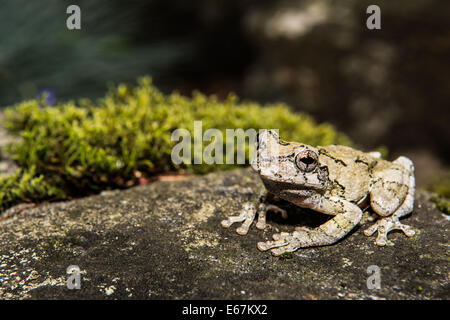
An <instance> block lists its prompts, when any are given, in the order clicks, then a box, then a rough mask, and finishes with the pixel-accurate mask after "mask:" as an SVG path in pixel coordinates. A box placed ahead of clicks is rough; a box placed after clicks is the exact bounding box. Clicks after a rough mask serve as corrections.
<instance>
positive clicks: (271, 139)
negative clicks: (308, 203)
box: [251, 130, 328, 200]
mask: <svg viewBox="0 0 450 320" xmlns="http://www.w3.org/2000/svg"><path fill="white" fill-rule="evenodd" d="M255 147H256V148H255V149H256V150H255V155H254V157H253V159H252V161H251V166H252V168H253V169H254V170H255V171H256V172H258V174H259V175H260V176H261V179H262V180H263V182H264V184H265V186H266V188H267V190H268V191H269V192H271V193H274V194H277V195H281V196H282V198H290V197H299V196H307V195H308V194H310V193H311V191H313V190H315V191H320V190H323V189H325V188H326V182H327V177H328V169H327V167H326V166H325V165H321V163H320V161H319V152H318V150H317V149H316V148H314V147H312V146H308V145H305V144H301V143H297V142H286V141H283V140H281V139H280V137H279V136H278V134H277V133H276V132H275V131H274V130H261V131H260V132H259V134H258V136H257V139H256V145H255ZM288 200H289V199H288Z"/></svg>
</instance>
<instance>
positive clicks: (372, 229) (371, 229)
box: [364, 223, 378, 237]
mask: <svg viewBox="0 0 450 320" xmlns="http://www.w3.org/2000/svg"><path fill="white" fill-rule="evenodd" d="M377 230H378V223H375V224H373V225H372V226H370V227H369V228H367V229H366V230H364V235H365V236H367V237H370V236H371V235H373V234H374V233H375V231H377Z"/></svg>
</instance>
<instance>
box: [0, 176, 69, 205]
mask: <svg viewBox="0 0 450 320" xmlns="http://www.w3.org/2000/svg"><path fill="white" fill-rule="evenodd" d="M63 195H64V192H63V191H62V190H61V189H59V188H58V187H55V186H52V185H50V184H49V183H48V182H47V181H45V180H44V176H43V175H39V176H37V175H36V174H35V170H34V168H31V169H30V170H22V169H18V170H17V171H16V173H14V174H13V175H10V176H7V177H2V178H0V210H3V209H6V208H8V207H10V206H12V205H14V204H17V203H19V202H34V201H42V200H47V199H50V198H55V197H62V196H63Z"/></svg>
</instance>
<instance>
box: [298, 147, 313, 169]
mask: <svg viewBox="0 0 450 320" xmlns="http://www.w3.org/2000/svg"><path fill="white" fill-rule="evenodd" d="M317 160H318V157H317V154H316V153H315V152H313V151H310V150H305V151H302V152H299V153H298V154H297V155H296V156H295V164H296V165H297V167H298V168H299V169H300V170H302V171H304V172H311V171H313V170H314V169H315V168H316V167H317V164H318V162H317Z"/></svg>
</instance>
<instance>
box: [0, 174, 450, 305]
mask: <svg viewBox="0 0 450 320" xmlns="http://www.w3.org/2000/svg"><path fill="white" fill-rule="evenodd" d="M260 183H261V182H260V181H259V178H258V177H257V176H256V175H255V174H254V173H252V172H251V171H249V170H248V169H247V170H236V171H229V172H222V173H217V174H210V175H207V176H197V177H190V178H188V179H186V180H181V181H172V182H156V183H152V184H148V185H142V186H138V187H135V188H131V189H128V190H121V191H119V190H118V191H107V192H103V193H102V194H100V195H96V196H91V197H87V198H83V199H77V200H73V201H67V202H59V203H51V204H43V205H40V206H38V207H36V208H33V209H29V210H26V211H23V212H22V213H20V214H18V215H16V216H14V217H11V218H9V219H7V220H5V221H2V222H0V257H1V262H0V298H1V299H22V298H32V299H54V298H59V299H128V298H130V299H135V298H140V299H356V298H362V299H448V298H449V284H448V280H449V268H448V260H449V256H448V244H449V241H448V228H449V219H448V216H445V215H444V214H442V213H441V212H439V211H437V210H436V209H435V208H434V207H433V204H432V203H430V202H429V201H427V200H426V195H425V194H423V193H419V194H418V196H417V198H418V199H417V203H416V210H415V211H414V213H413V214H412V215H410V216H409V217H406V218H405V219H404V221H405V222H406V223H407V224H409V225H411V226H413V227H415V228H416V230H418V234H417V235H416V236H415V237H413V238H410V239H408V238H407V237H405V236H404V235H403V234H401V233H397V232H392V233H391V234H390V239H391V240H392V241H393V242H394V243H395V245H394V246H387V247H384V248H381V247H377V246H376V245H375V244H374V240H375V239H374V238H367V237H365V236H364V235H363V234H362V230H363V228H365V227H367V225H368V224H369V223H370V222H365V223H363V225H362V226H361V227H358V228H357V229H356V230H355V231H354V232H352V234H350V235H348V236H347V237H346V238H344V239H343V240H341V241H340V242H338V243H337V244H335V245H332V246H327V247H318V248H308V249H300V250H299V251H297V252H295V253H294V254H293V256H292V258H290V259H289V258H286V257H285V258H279V257H273V256H271V255H270V254H269V253H264V252H260V251H258V250H257V248H256V244H257V242H258V241H261V240H263V239H270V237H271V235H272V234H273V233H274V232H276V231H277V230H280V231H292V230H293V228H294V225H309V226H314V225H318V224H320V223H322V222H323V221H324V220H326V219H327V217H325V216H323V215H322V214H318V213H315V212H312V211H308V210H303V209H299V208H295V207H293V206H291V205H289V204H281V205H284V206H285V208H286V209H287V210H288V212H289V213H290V217H289V219H288V220H282V219H281V218H280V217H278V216H276V215H272V216H269V221H270V223H271V225H272V228H271V229H269V230H266V231H264V232H263V231H259V230H257V229H256V228H255V227H254V226H252V228H251V229H250V232H249V234H248V235H247V236H239V235H237V234H236V233H235V232H234V229H235V227H234V226H232V227H231V228H230V229H223V228H222V227H221V226H220V221H221V220H222V219H224V218H225V217H227V216H229V215H235V214H237V213H238V212H239V210H240V208H241V206H242V204H243V203H244V202H246V201H248V200H252V199H253V197H254V196H253V194H252V190H254V189H256V188H257V187H258V184H260ZM70 265H77V266H79V268H80V269H81V289H80V290H69V289H68V288H67V287H66V279H67V277H68V276H67V274H66V270H67V268H68V267H69V266H70ZM371 265H376V266H378V267H379V268H380V273H381V274H380V276H381V288H380V289H372V290H369V289H368V288H367V278H368V277H369V274H368V273H367V268H368V267H369V266H371Z"/></svg>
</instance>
